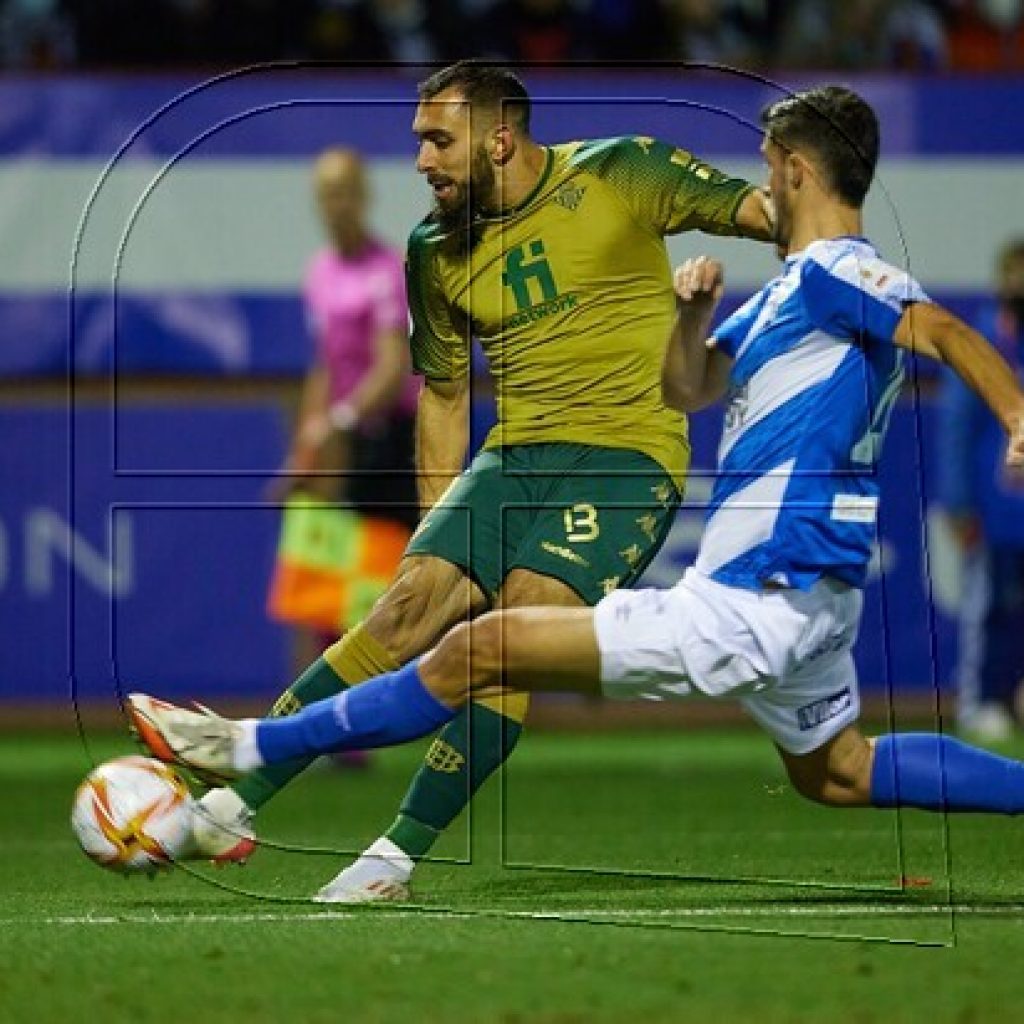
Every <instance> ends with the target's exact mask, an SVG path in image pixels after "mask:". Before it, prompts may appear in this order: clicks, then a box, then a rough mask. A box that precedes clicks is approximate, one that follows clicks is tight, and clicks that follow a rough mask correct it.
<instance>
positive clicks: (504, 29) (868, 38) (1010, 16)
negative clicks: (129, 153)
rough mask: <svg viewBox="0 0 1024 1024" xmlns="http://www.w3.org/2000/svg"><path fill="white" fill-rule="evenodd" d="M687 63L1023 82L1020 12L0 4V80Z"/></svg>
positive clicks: (805, 3)
mask: <svg viewBox="0 0 1024 1024" xmlns="http://www.w3.org/2000/svg"><path fill="white" fill-rule="evenodd" d="M470 55H472V56H477V57H489V58H493V59H502V60H514V61H579V60H627V61H640V60H654V59H664V60H677V59H684V60H693V61H711V62H723V63H728V64H731V65H738V66H741V67H747V68H753V69H759V68H768V67H769V66H770V67H771V68H772V69H773V70H785V69H787V68H789V69H808V70H813V69H820V68H831V69H847V70H858V71H861V70H863V71H869V70H913V71H926V72H927V71H954V72H956V71H968V72H993V71H995V72H998V71H1015V70H1021V69H1024V0H841V2H840V0H293V2H291V3H279V2H277V0H230V2H228V0H147V2H146V3H140V2H138V0H0V66H2V67H4V68H7V69H39V70H53V69H75V68H86V69H115V68H126V69H140V68H149V67H154V68H164V67H175V66H189V67H210V66H233V65H237V64H238V63H240V62H249V61H267V60H274V59H307V60H308V59H316V60H330V61H373V62H379V61H395V62H400V63H422V62H429V61H447V60H451V59H454V58H458V57H464V56H470Z"/></svg>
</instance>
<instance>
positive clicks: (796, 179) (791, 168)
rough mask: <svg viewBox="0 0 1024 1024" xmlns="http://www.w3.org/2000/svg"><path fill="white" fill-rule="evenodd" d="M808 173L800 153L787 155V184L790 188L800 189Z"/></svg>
mask: <svg viewBox="0 0 1024 1024" xmlns="http://www.w3.org/2000/svg"><path fill="white" fill-rule="evenodd" d="M806 171H807V168H806V167H805V166H804V161H803V157H801V156H800V155H799V154H798V153H787V154H786V184H787V185H788V186H789V187H790V188H799V187H800V186H801V185H802V184H803V180H804V174H805V173H806Z"/></svg>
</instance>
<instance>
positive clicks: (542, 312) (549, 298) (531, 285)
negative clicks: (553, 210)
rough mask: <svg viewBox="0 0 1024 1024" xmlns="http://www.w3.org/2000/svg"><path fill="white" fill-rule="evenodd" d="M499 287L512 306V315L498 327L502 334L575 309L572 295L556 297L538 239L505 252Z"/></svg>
mask: <svg viewBox="0 0 1024 1024" xmlns="http://www.w3.org/2000/svg"><path fill="white" fill-rule="evenodd" d="M501 283H502V284H503V285H504V286H505V287H506V288H508V289H509V291H511V292H512V301H513V302H514V303H515V306H516V312H515V313H514V314H513V315H512V316H510V317H509V318H508V319H507V320H506V321H505V322H504V323H503V324H502V327H503V328H504V329H505V330H508V329H510V328H514V327H524V326H525V325H526V324H529V323H533V322H534V321H535V320H543V319H544V318H545V317H548V316H551V315H552V314H554V313H564V312H565V311H566V310H570V309H575V308H576V305H577V304H578V302H579V299H578V297H577V295H576V293H575V292H567V293H565V294H564V295H562V294H559V291H558V285H557V284H556V283H555V275H554V274H553V273H552V272H551V265H550V264H549V263H548V259H547V256H546V255H545V252H544V243H543V241H541V240H540V239H539V238H538V239H534V240H533V241H532V242H528V243H526V244H524V245H517V246H515V248H513V249H509V251H508V252H507V253H506V254H505V264H504V269H503V270H502V272H501Z"/></svg>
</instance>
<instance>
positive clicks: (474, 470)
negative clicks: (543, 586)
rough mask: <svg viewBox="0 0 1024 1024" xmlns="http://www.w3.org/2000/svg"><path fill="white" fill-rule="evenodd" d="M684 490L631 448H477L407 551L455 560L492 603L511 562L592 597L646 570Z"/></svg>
mask: <svg viewBox="0 0 1024 1024" xmlns="http://www.w3.org/2000/svg"><path fill="white" fill-rule="evenodd" d="M679 500H680V495H679V492H678V490H677V489H676V486H675V484H674V483H673V482H672V478H671V477H670V476H669V474H668V473H667V472H666V471H665V470H664V469H663V468H662V467H661V466H660V465H658V463H657V462H655V461H654V460H653V459H652V458H650V457H649V456H647V455H644V454H643V453H642V452H637V451H633V450H629V449H620V448H599V447H595V446H591V445H584V444H527V445H510V446H507V447H504V448H496V449H487V450H485V451H482V452H480V454H478V455H477V457H476V458H475V459H474V460H473V462H472V464H471V465H470V467H469V469H467V470H466V471H465V472H464V473H463V474H462V475H461V476H460V477H458V478H457V479H456V480H455V481H454V482H453V483H452V485H451V487H449V488H448V490H447V491H446V492H445V493H444V495H443V496H442V498H441V500H440V501H439V502H438V503H437V504H436V505H435V506H434V507H433V508H432V509H431V510H430V512H428V513H427V515H426V517H425V518H424V519H423V522H422V523H421V524H420V527H419V529H418V530H417V531H416V533H415V534H414V535H413V538H412V540H411V541H410V542H409V547H408V548H407V549H406V554H407V555H431V556H433V557H435V558H443V559H444V560H445V561H447V562H452V563H453V564H455V565H457V566H459V568H461V569H463V570H464V571H465V572H466V574H467V575H469V576H470V577H471V578H472V579H473V580H474V581H475V582H476V583H477V584H478V585H479V586H480V588H481V589H482V590H483V591H484V593H485V594H486V595H487V597H488V599H489V600H491V601H492V602H493V601H494V599H495V597H496V596H497V594H498V591H499V590H500V589H501V584H502V582H503V581H504V579H505V577H506V576H507V575H508V574H509V573H510V572H511V571H512V570H513V569H528V570H530V571H531V572H535V573H539V574H541V575H544V576H553V577H554V578H555V579H558V580H561V581H562V582H563V583H565V584H567V585H568V586H570V587H572V589H573V590H575V591H576V593H577V594H579V595H580V597H581V598H582V599H583V600H584V601H586V603H587V604H589V605H594V604H597V602H598V601H599V600H600V599H601V598H602V597H604V596H605V594H609V593H611V592H612V591H613V590H615V589H616V588H618V587H627V586H630V585H631V584H632V583H634V582H635V581H636V580H637V579H638V578H639V577H640V575H641V573H643V571H644V569H646V568H647V565H648V564H649V563H650V561H651V559H652V558H654V556H655V555H656V554H657V552H658V549H659V548H660V547H661V545H662V543H664V540H665V537H666V536H667V535H668V531H669V529H670V528H671V526H672V522H673V520H674V518H675V512H676V509H677V508H678V506H679Z"/></svg>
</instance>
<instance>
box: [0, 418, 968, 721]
mask: <svg viewBox="0 0 1024 1024" xmlns="http://www.w3.org/2000/svg"><path fill="white" fill-rule="evenodd" d="M490 415H491V410H490V409H489V407H488V406H486V405H480V406H478V408H477V423H476V429H475V431H474V433H475V435H476V436H477V438H479V437H480V436H481V435H482V430H483V429H484V428H485V427H486V423H487V420H488V418H489V416H490ZM934 419H935V411H934V409H933V407H932V406H931V405H927V404H925V405H922V406H915V405H913V404H910V403H904V404H901V405H899V406H898V407H897V409H896V411H895V414H894V417H893V423H892V427H891V430H890V435H889V440H888V445H887V451H886V456H885V458H884V460H883V464H882V468H881V476H882V480H881V485H882V495H883V499H882V514H881V523H880V529H881V537H880V546H879V552H878V558H877V560H876V564H875V565H874V566H873V567H872V572H871V582H870V585H869V586H868V588H867V593H866V602H865V616H864V624H863V629H862V635H861V639H860V642H859V644H858V647H857V659H858V664H859V667H860V671H861V675H862V678H863V681H864V684H865V688H866V689H868V690H876V691H877V690H878V689H880V688H881V689H884V688H886V687H889V686H891V687H895V688H896V689H897V690H900V691H902V690H906V689H911V690H916V691H922V690H924V691H926V690H928V689H929V688H930V687H932V685H933V684H934V683H935V681H936V680H943V681H945V680H948V679H949V676H950V668H951V664H950V661H951V655H952V646H953V634H952V625H951V621H950V620H949V619H948V618H947V617H946V616H944V615H941V614H937V613H935V612H934V610H933V609H934V603H933V600H932V594H931V586H930V582H929V576H928V573H927V572H926V569H927V568H928V567H929V560H928V556H929V554H934V552H930V550H929V548H928V547H927V545H926V533H925V528H924V525H923V524H924V522H925V519H926V517H925V512H926V504H927V503H926V495H927V491H928V481H929V480H930V479H931V474H929V472H928V464H929V461H930V460H933V456H932V455H930V454H929V453H928V451H927V448H926V447H925V450H924V451H922V446H924V445H925V440H926V439H931V438H933V437H934V433H933V432H934V422H933V421H934ZM719 426H720V424H719V419H718V416H717V415H716V414H713V413H709V414H702V415H700V416H698V417H695V418H694V420H693V424H692V427H693V442H694V467H695V468H694V472H693V474H692V475H691V478H690V482H689V485H688V495H687V501H686V505H685V507H684V509H683V511H682V512H681V513H680V516H679V519H678V521H677V523H676V526H675V529H674V530H673V533H672V535H671V536H670V538H669V541H668V543H667V544H666V546H665V549H664V551H663V552H662V555H661V556H660V557H659V559H658V560H657V562H656V563H655V564H654V565H653V566H652V567H651V569H650V571H649V573H648V576H647V582H650V583H652V584H656V585H660V586H670V585H671V584H672V583H673V582H675V580H676V579H678V577H679V575H680V574H681V573H682V570H683V569H684V568H685V567H686V565H687V564H689V563H690V562H691V561H692V559H693V555H694V552H695V550H696V545H697V542H698V540H699V537H700V531H701V527H702V524H703V506H704V502H705V501H706V499H707V496H708V495H709V494H710V489H711V484H712V477H711V476H710V470H709V467H711V466H713V464H714V450H715V445H716V443H717V438H718V433H719ZM0 435H2V436H3V437H4V438H5V440H6V441H7V443H6V444H4V445H3V446H0V480H2V481H3V486H2V489H0V621H2V622H3V624H4V626H3V630H2V631H0V699H2V700H17V701H26V700H46V701H64V700H67V699H69V697H70V695H71V694H72V693H73V692H75V693H77V694H78V695H79V696H80V697H83V698H85V699H110V698H111V697H112V695H113V694H114V693H115V692H116V691H117V690H118V689H123V688H125V687H132V686H139V685H146V686H150V687H153V688H154V689H156V690H158V691H159V692H161V693H164V694H167V695H169V696H171V697H178V698H183V699H185V698H193V697H199V698H202V697H207V698H210V699H217V698H223V697H230V696H240V695H253V694H260V695H263V696H266V697H269V696H271V695H273V694H274V693H275V692H276V691H277V690H279V689H280V687H281V686H282V684H283V683H284V682H285V681H286V680H287V679H288V676H289V659H288V641H287V636H286V635H285V633H284V631H282V630H281V629H280V628H278V627H277V626H275V625H273V624H271V623H270V622H269V621H268V620H267V617H266V615H265V613H264V600H265V596H266V588H267V583H268V581H269V578H270V572H271V567H272V564H273V558H274V551H275V547H276V542H277V530H278V523H279V513H278V510H277V509H276V508H274V507H270V506H267V505H265V504H264V503H263V488H264V486H265V483H266V474H267V473H268V472H269V471H271V470H272V469H273V468H274V467H276V466H277V465H279V464H280V460H281V458H282V456H283V451H284V443H285V425H284V423H283V422H282V417H281V415H280V413H279V411H278V409H277V407H276V405H275V404H273V403H271V402H269V401H268V402H266V403H256V402H251V403H248V402H247V403H243V404H232V405H230V406H228V405H225V406H208V405H201V404H200V405H189V406H183V405H181V404H155V403H151V402H150V403H143V404H139V403H138V402H134V401H129V400H127V399H122V401H121V403H120V405H119V407H118V410H117V414H116V415H115V416H112V415H111V413H110V411H109V410H104V409H101V408H97V407H93V408H90V407H88V406H83V405H81V404H79V407H78V408H77V409H76V411H75V412H73V413H69V412H67V411H65V410H63V409H62V408H60V407H56V406H55V407H51V408H45V409H29V408H26V409H5V410H2V411H0ZM922 459H923V460H924V461H923V462H922Z"/></svg>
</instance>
